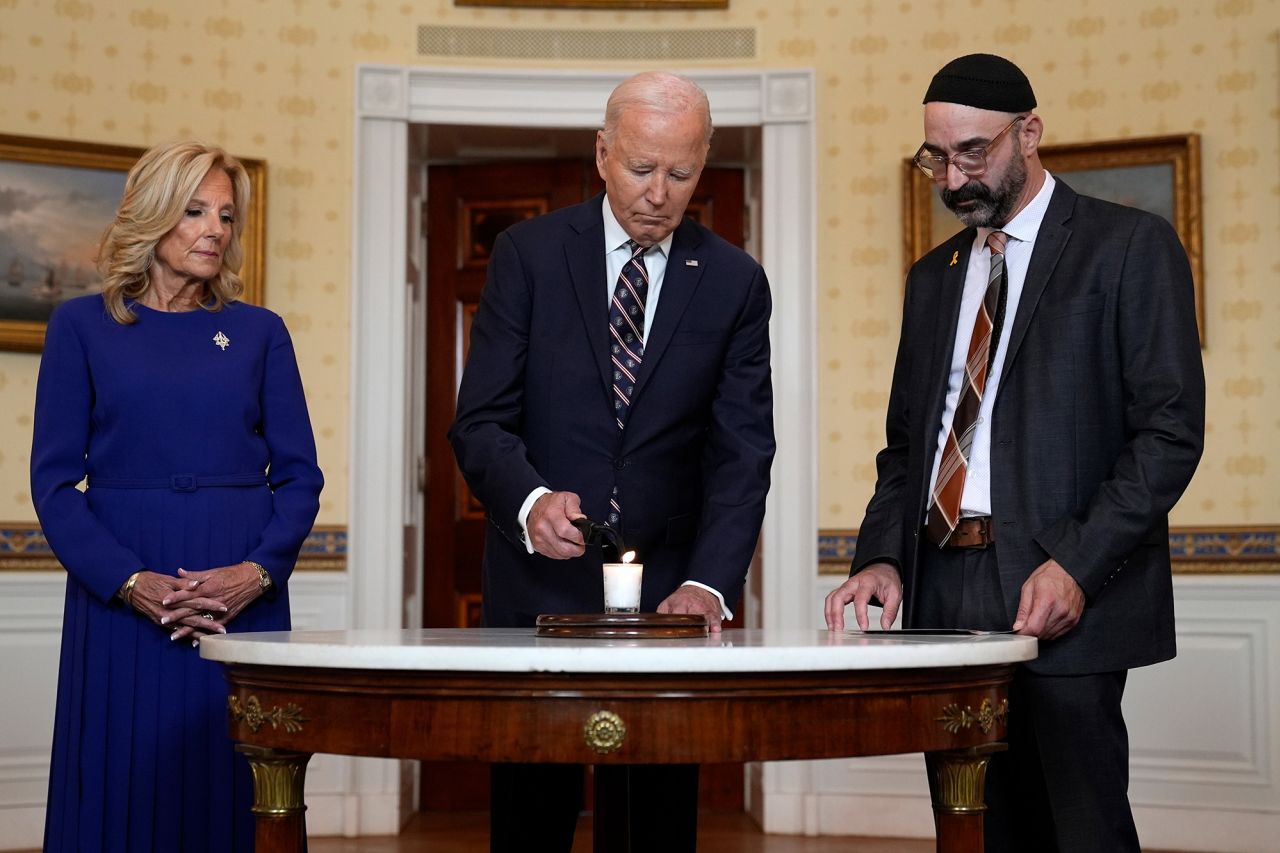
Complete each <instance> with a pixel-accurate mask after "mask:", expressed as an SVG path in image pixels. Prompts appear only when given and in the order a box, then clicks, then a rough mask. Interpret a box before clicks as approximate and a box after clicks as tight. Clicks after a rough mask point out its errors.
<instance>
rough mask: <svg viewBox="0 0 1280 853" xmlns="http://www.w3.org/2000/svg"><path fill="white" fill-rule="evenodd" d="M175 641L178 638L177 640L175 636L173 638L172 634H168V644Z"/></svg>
mask: <svg viewBox="0 0 1280 853" xmlns="http://www.w3.org/2000/svg"><path fill="white" fill-rule="evenodd" d="M176 639H178V638H177V637H176V636H174V635H173V634H170V635H169V642H171V643H172V642H173V641H174V640H176Z"/></svg>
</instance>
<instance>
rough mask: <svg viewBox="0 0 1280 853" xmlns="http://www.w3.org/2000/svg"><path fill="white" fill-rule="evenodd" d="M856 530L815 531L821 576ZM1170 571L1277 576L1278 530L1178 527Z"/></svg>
mask: <svg viewBox="0 0 1280 853" xmlns="http://www.w3.org/2000/svg"><path fill="white" fill-rule="evenodd" d="M857 547H858V531H856V530H820V531H818V562H819V563H820V564H822V568H823V574H829V573H840V574H843V573H844V572H846V571H848V569H849V563H850V562H851V561H852V560H853V552H854V551H855V550H856V549H857ZM1169 554H1170V556H1171V557H1172V559H1173V570H1174V572H1175V573H1179V574H1196V573H1206V572H1213V573H1233V574H1234V573H1246V572H1248V573H1252V572H1267V573H1280V527H1272V526H1266V527H1220V528H1211V527H1178V528H1174V529H1172V530H1170V531H1169Z"/></svg>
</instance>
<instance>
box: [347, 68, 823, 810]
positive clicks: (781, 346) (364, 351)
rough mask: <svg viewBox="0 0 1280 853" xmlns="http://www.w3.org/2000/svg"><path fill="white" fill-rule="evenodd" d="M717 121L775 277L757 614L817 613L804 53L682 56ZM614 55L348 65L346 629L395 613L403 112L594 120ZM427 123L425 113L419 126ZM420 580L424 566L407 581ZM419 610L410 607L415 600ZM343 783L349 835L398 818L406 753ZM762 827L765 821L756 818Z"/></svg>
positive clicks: (403, 420) (399, 580) (808, 92)
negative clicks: (750, 185) (745, 145)
mask: <svg viewBox="0 0 1280 853" xmlns="http://www.w3.org/2000/svg"><path fill="white" fill-rule="evenodd" d="M685 73H687V74H688V76H690V77H691V78H693V79H694V80H696V81H697V82H698V83H699V84H700V85H701V86H702V87H703V88H704V89H705V90H706V91H707V95H708V97H709V98H710V101H711V112H712V115H713V117H714V119H715V123H716V125H717V126H719V127H732V126H738V127H743V126H745V127H759V128H760V134H761V181H762V185H761V211H760V249H761V255H762V257H761V258H760V261H761V263H762V264H763V265H764V268H765V271H766V272H767V273H768V275H769V280H770V283H771V285H772V292H773V304H774V310H773V318H772V320H771V322H770V337H771V341H772V347H773V360H772V366H773V389H774V428H775V432H776V434H777V440H778V452H777V457H776V458H775V460H774V465H773V475H772V476H773V486H772V488H771V489H770V492H769V497H768V500H767V503H766V511H765V519H764V530H763V549H762V551H763V553H762V564H763V571H762V575H763V578H762V586H761V601H759V602H755V603H754V604H755V606H756V607H757V608H758V610H757V612H758V614H759V624H760V625H761V626H762V627H766V628H814V627H817V625H818V615H819V605H818V603H817V602H816V601H813V600H811V589H812V578H813V576H814V574H815V572H816V564H817V554H816V545H817V531H818V527H817V485H818V480H817V371H816V365H817V343H816V334H815V330H816V328H817V325H816V304H817V184H816V115H815V101H814V99H815V91H814V75H813V70H812V69H768V70H759V69H757V70H741V71H734V70H715V71H707V70H695V71H688V72H685ZM627 76H629V73H628V72H624V71H590V70H584V71H580V72H564V71H554V70H539V69H526V68H520V69H507V70H489V69H473V68H433V67H416V66H402V65H364V64H362V65H357V66H356V73H355V93H354V114H355V115H354V124H355V126H354V145H353V150H354V163H353V170H352V184H353V192H352V266H351V275H352V280H351V377H350V379H351V387H350V395H349V399H350V424H349V426H350V432H349V436H350V444H349V447H348V460H349V461H348V473H349V479H348V496H347V500H348V506H347V519H348V521H347V529H348V539H347V554H348V557H347V561H348V565H349V567H350V571H349V572H348V586H349V613H350V617H351V619H350V625H351V627H352V628H357V629H360V628H400V627H404V626H405V616H404V613H405V601H404V596H405V594H406V592H409V593H412V592H413V590H412V589H410V590H406V584H405V582H404V579H403V577H402V567H403V557H402V553H401V551H402V543H403V541H404V526H405V525H406V524H411V523H413V518H414V511H415V499H414V497H413V490H414V489H415V488H416V472H415V467H416V453H415V449H414V440H413V435H412V430H413V428H414V424H415V423H420V422H421V421H420V412H416V411H415V407H421V405H422V399H421V398H422V392H421V390H417V389H414V388H412V387H411V383H410V382H409V379H408V378H409V377H410V376H411V375H412V372H411V369H410V368H411V365H410V363H409V362H410V358H411V357H412V354H413V353H414V352H417V351H420V345H421V341H420V340H415V338H416V337H417V336H418V334H419V332H418V331H416V330H417V329H420V328H421V327H420V325H418V324H416V323H415V322H414V318H413V313H414V305H413V300H412V298H411V289H412V287H414V286H416V285H417V284H418V282H413V281H408V278H409V276H410V272H409V265H408V262H407V255H408V253H409V252H410V251H411V249H412V247H410V246H409V245H408V243H407V238H408V232H409V227H408V226H409V220H410V217H411V215H412V214H411V213H410V211H409V198H408V191H407V187H406V184H407V177H406V176H407V175H408V170H409V156H410V152H409V126H410V124H414V125H428V126H429V125H432V124H453V125H457V124H467V125H480V126H505V127H566V128H595V127H599V125H600V120H601V117H602V116H603V114H604V105H605V102H606V101H607V99H608V96H609V93H610V92H611V91H612V90H613V88H614V87H615V86H617V84H618V83H620V82H621V81H622V80H623V79H625V78H626V77H627ZM428 132H430V131H429V127H428ZM416 588H417V589H421V584H420V579H419V583H418V584H417V586H416ZM419 609H420V605H419ZM800 765H802V763H800V762H792V763H790V764H788V765H782V766H772V767H768V768H765V769H761V768H759V767H753V769H752V775H751V777H750V778H749V783H748V796H749V798H750V800H751V809H752V811H753V813H755V814H756V816H757V818H758V819H762V820H763V819H765V818H767V817H768V809H767V808H766V806H767V796H768V794H769V793H770V792H772V791H777V792H778V793H781V792H782V791H783V790H785V791H788V792H791V794H792V795H794V793H796V792H797V789H799V790H807V789H808V787H809V781H808V780H809V773H808V772H807V769H806V768H805V767H803V766H800ZM349 781H350V786H349V796H351V797H353V798H354V800H353V802H352V805H353V806H354V807H356V808H357V810H358V811H357V813H358V814H360V815H361V819H360V820H359V821H358V824H359V826H358V827H351V828H352V829H357V830H358V831H359V832H361V833H366V834H371V833H375V832H395V831H397V830H398V828H399V820H400V814H399V812H400V782H401V778H400V767H399V765H398V764H397V763H395V762H387V761H379V760H376V759H359V760H357V761H356V762H354V765H353V767H352V772H351V776H350V780H349ZM764 822H765V823H766V825H767V824H768V823H772V821H769V820H764Z"/></svg>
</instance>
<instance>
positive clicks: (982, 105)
mask: <svg viewBox="0 0 1280 853" xmlns="http://www.w3.org/2000/svg"><path fill="white" fill-rule="evenodd" d="M933 101H944V102H946V103H948V104H964V105H965V106H969V107H977V108H978V109H980V110H994V111H996V112H1001V113H1025V112H1029V111H1030V110H1033V109H1035V106H1036V96H1035V93H1034V92H1032V91H1031V81H1030V80H1028V79H1027V75H1025V74H1023V73H1022V69H1020V68H1019V67H1018V66H1016V65H1014V64H1013V63H1012V62H1010V61H1009V60H1007V59H1005V58H1004V57H1002V56H993V55H991V54H989V53H971V54H969V55H968V56H962V57H960V58H959V59H953V60H951V61H950V62H948V63H947V64H946V65H944V66H942V70H941V71H939V72H938V73H937V74H935V75H933V80H932V81H931V82H930V83H929V91H927V92H925V93H924V100H923V101H922V102H921V103H925V104H928V103H931V102H933Z"/></svg>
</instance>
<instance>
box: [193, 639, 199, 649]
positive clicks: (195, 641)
mask: <svg viewBox="0 0 1280 853" xmlns="http://www.w3.org/2000/svg"><path fill="white" fill-rule="evenodd" d="M198 645H200V641H199V640H192V641H191V647H192V648H195V647H196V646H198Z"/></svg>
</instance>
